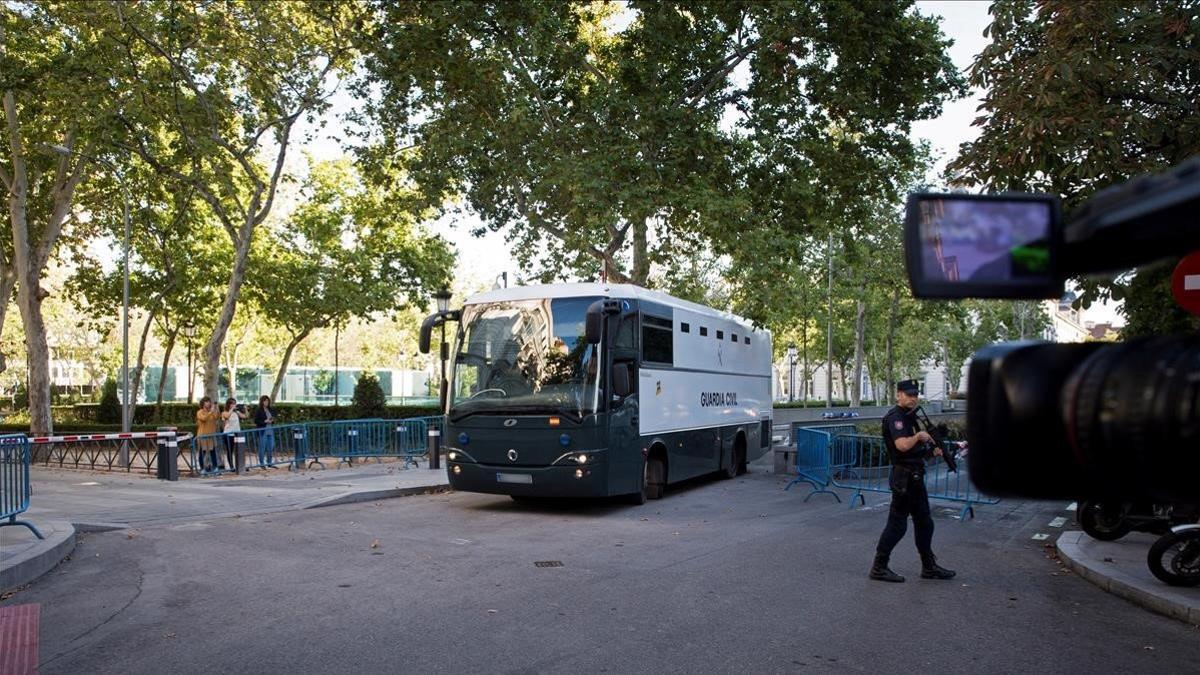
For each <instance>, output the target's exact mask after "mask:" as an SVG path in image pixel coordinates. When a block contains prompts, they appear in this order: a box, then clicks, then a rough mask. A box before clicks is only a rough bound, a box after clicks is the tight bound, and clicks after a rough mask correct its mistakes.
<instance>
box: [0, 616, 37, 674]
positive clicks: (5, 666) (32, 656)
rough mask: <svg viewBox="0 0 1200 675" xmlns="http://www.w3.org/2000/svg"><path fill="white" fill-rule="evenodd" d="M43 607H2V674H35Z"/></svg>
mask: <svg viewBox="0 0 1200 675" xmlns="http://www.w3.org/2000/svg"><path fill="white" fill-rule="evenodd" d="M41 614H42V606H41V605H38V604H29V605H10V606H8V607H0V673H36V672H37V670H38V638H39V631H40V629H41Z"/></svg>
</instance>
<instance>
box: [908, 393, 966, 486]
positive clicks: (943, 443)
mask: <svg viewBox="0 0 1200 675" xmlns="http://www.w3.org/2000/svg"><path fill="white" fill-rule="evenodd" d="M916 415H917V419H918V420H919V421H920V422H921V426H923V427H925V432H926V433H928V434H929V435H930V436H932V437H933V447H935V448H939V449H940V450H941V451H942V459H943V460H944V461H945V462H946V469H947V470H948V471H953V472H955V473H957V472H958V459H957V458H956V457H955V453H957V452H958V446H957V445H955V444H954V443H949V442H947V440H946V437H947V436H949V435H950V429H949V428H948V427H947V426H946V425H945V424H938V425H936V426H935V425H934V424H933V422H931V421H930V420H929V415H926V414H925V410H924V409H923V408H921V406H917V410H916Z"/></svg>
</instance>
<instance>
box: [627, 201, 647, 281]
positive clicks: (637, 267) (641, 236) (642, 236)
mask: <svg viewBox="0 0 1200 675" xmlns="http://www.w3.org/2000/svg"><path fill="white" fill-rule="evenodd" d="M632 227H633V270H632V274H631V275H630V276H631V277H632V281H633V283H635V284H637V285H638V286H645V285H646V280H647V279H648V278H649V277H650V258H649V251H648V248H649V245H648V243H647V236H646V230H647V229H648V228H649V218H639V219H637V221H636V222H634V223H633V225H632Z"/></svg>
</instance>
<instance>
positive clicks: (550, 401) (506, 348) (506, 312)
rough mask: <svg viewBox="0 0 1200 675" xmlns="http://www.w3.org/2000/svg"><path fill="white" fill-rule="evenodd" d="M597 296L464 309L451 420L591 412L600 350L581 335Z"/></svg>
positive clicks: (578, 415)
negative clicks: (491, 415)
mask: <svg viewBox="0 0 1200 675" xmlns="http://www.w3.org/2000/svg"><path fill="white" fill-rule="evenodd" d="M597 299H598V298H591V297H586V298H556V299H553V300H550V299H542V300H514V301H510V302H496V303H491V304H486V305H469V306H467V307H466V308H465V309H464V310H463V317H462V330H461V332H460V333H459V335H460V336H461V339H460V342H459V345H458V353H457V354H456V355H455V359H454V373H453V377H454V379H453V381H452V384H451V403H450V416H451V418H462V417H465V416H467V415H472V414H477V413H482V414H510V413H522V412H528V413H551V414H554V413H562V414H564V415H567V416H569V417H573V418H576V419H578V418H582V417H583V416H584V415H587V414H589V413H593V412H595V411H596V408H597V404H598V402H599V394H600V390H599V363H600V358H599V345H590V344H588V343H587V340H586V339H585V337H584V319H585V317H586V315H587V308H588V306H589V305H591V304H592V303H593V302H595V301H596V300H597Z"/></svg>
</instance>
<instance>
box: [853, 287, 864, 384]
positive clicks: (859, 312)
mask: <svg viewBox="0 0 1200 675" xmlns="http://www.w3.org/2000/svg"><path fill="white" fill-rule="evenodd" d="M862 290H864V289H860V291H862ZM866 330H867V303H865V302H863V300H862V298H859V300H858V306H857V307H856V311H855V315H854V383H853V384H854V386H853V388H852V389H851V392H852V393H851V401H850V405H852V406H854V407H856V408H857V407H858V406H860V405H862V376H863V341H864V340H865V339H866V335H865V333H866Z"/></svg>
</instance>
